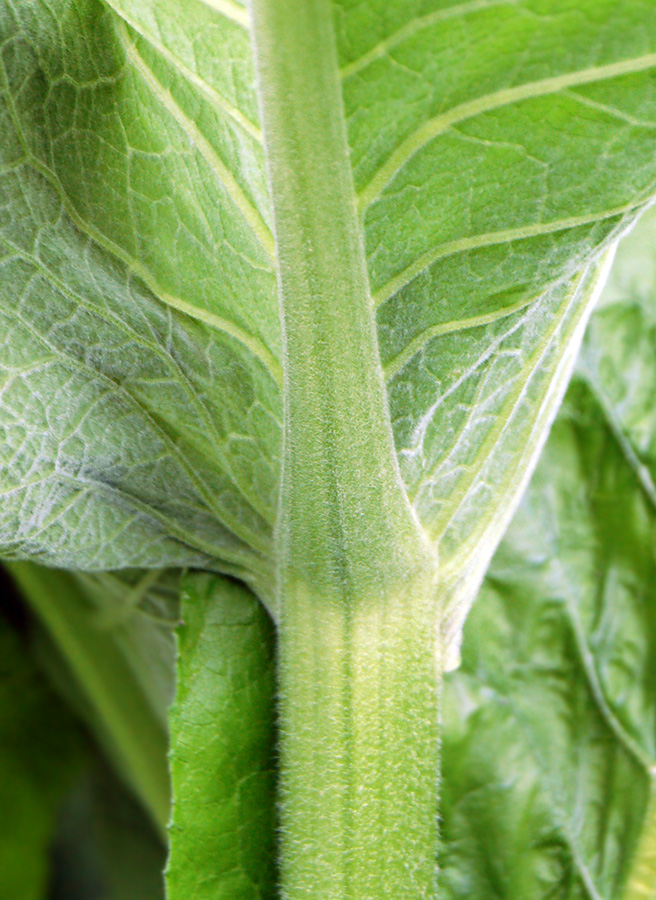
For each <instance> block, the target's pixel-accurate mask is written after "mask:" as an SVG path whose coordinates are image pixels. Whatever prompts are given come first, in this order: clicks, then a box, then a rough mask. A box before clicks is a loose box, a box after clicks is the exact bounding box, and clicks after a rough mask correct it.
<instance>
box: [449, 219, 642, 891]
mask: <svg viewBox="0 0 656 900" xmlns="http://www.w3.org/2000/svg"><path fill="white" fill-rule="evenodd" d="M655 348H656V216H655V215H654V213H653V212H652V213H649V214H648V215H647V216H645V218H644V219H643V220H642V221H641V222H640V224H639V225H638V227H637V228H636V230H635V231H634V233H633V234H632V235H631V236H630V237H629V238H627V239H625V241H624V243H623V244H622V245H621V247H620V250H619V252H618V257H617V261H616V265H615V267H614V269H613V273H612V276H611V280H610V282H609V284H608V287H607V288H606V290H605V292H604V295H603V298H602V301H601V303H600V308H599V310H598V311H597V312H596V313H595V314H594V316H593V318H592V322H591V325H590V328H589V329H588V332H587V335H586V339H585V342H584V347H583V352H582V355H581V358H580V361H579V363H578V366H577V372H576V376H575V380H574V382H573V384H572V386H571V388H570V390H569V393H568V395H567V399H566V402H565V404H564V407H563V410H562V412H561V413H560V415H559V417H558V420H557V423H556V425H555V426H554V429H553V431H552V434H551V437H550V438H549V441H548V443H547V447H546V450H545V454H544V456H543V458H542V460H541V462H540V464H539V466H538V469H537V471H536V474H535V476H534V478H533V481H532V483H531V487H530V489H529V492H528V494H527V496H526V498H525V500H524V502H523V503H522V505H521V507H520V510H519V512H518V513H517V515H516V517H515V519H514V521H513V524H512V526H511V528H510V530H509V532H508V534H507V536H506V537H505V538H504V540H503V542H502V544H501V546H500V548H499V550H498V552H497V555H496V557H495V560H494V562H493V565H492V567H491V569H490V573H489V575H488V577H487V579H486V582H485V586H484V588H483V591H482V594H481V597H480V599H479V602H478V604H477V607H476V608H475V610H474V612H473V614H472V617H471V619H470V621H469V623H468V625H467V626H466V637H465V645H464V650H465V652H464V659H463V667H462V670H461V671H460V672H458V673H453V674H452V675H451V676H449V678H448V680H447V687H446V695H445V727H444V738H443V741H444V742H443V752H444V757H443V781H442V785H443V812H444V831H443V840H444V848H443V873H442V884H443V891H444V896H445V898H456V897H467V898H471V900H476V898H481V900H483V898H485V900H487V898H489V897H498V898H500V900H501V898H509V900H510V898H512V900H515V898H517V897H531V898H536V900H542V898H555V897H558V898H577V900H578V898H585V900H599V898H604V900H639V898H642V897H649V896H652V895H653V893H654V890H655V889H656V875H655V871H656V869H655V866H654V829H655V828H656V786H655V784H654V772H656V743H655V734H656V732H655V729H654V724H655V722H656V693H655V692H654V683H655V682H654V672H655V671H656V655H655V648H656V630H655V623H656V617H655V616H654V610H655V609H656V606H655V604H656V587H655V586H656V555H655V550H654V548H655V546H656V502H655V501H656V492H654V490H653V484H654V478H655V477H656V453H654V449H655V448H656V415H655V412H654V404H653V386H654V376H655V375H656V372H655V370H654V359H655V358H656V357H655V354H654V350H655Z"/></svg>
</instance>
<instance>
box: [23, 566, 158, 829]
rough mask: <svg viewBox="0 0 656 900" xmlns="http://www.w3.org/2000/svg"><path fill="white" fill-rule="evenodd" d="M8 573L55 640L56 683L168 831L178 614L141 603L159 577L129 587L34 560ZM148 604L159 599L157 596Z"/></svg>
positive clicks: (105, 577) (113, 579)
mask: <svg viewBox="0 0 656 900" xmlns="http://www.w3.org/2000/svg"><path fill="white" fill-rule="evenodd" d="M9 571H10V573H11V575H12V577H13V578H14V579H15V581H16V582H17V583H18V585H19V586H20V588H21V591H22V594H23V597H24V599H25V600H26V602H27V603H28V604H29V606H30V607H31V608H32V610H33V611H34V612H35V614H36V615H37V617H38V618H39V620H40V621H41V623H42V625H43V627H44V629H45V631H46V634H47V635H48V637H49V640H50V641H51V642H52V645H54V650H55V654H54V655H53V654H52V652H51V653H49V654H48V655H47V656H46V660H45V661H46V663H49V664H50V669H51V672H52V674H53V676H54V678H55V681H57V682H59V684H60V685H63V687H64V690H65V692H66V693H67V695H68V697H69V699H70V700H71V701H72V703H73V705H74V706H76V708H77V710H78V712H79V713H80V715H81V716H82V717H83V718H84V719H85V720H86V722H87V723H88V724H89V725H90V726H91V728H92V730H93V731H94V732H95V733H96V735H97V737H98V738H99V740H100V742H101V743H102V745H103V746H104V748H105V749H106V751H107V753H108V755H109V757H110V758H111V759H112V760H113V761H114V763H115V765H116V766H117V768H118V770H119V772H120V773H121V774H122V775H123V777H124V778H125V780H126V781H127V783H128V784H129V785H131V786H132V788H133V789H134V790H135V791H136V793H137V795H138V796H139V797H140V799H141V801H142V802H143V804H144V805H145V807H146V809H147V810H148V812H149V813H150V815H151V816H152V818H153V821H154V823H155V824H156V826H158V827H159V829H160V832H161V833H163V832H164V828H165V826H166V823H167V820H168V813H169V776H168V771H167V764H166V752H167V746H168V738H167V720H166V713H167V707H168V704H169V702H170V700H171V688H172V683H173V677H172V671H173V660H174V649H173V638H172V628H173V625H174V624H175V621H176V619H175V618H173V619H172V620H167V619H166V618H162V613H163V610H162V609H161V608H160V610H159V618H157V617H155V612H154V611H153V609H149V608H148V605H147V603H144V602H143V598H142V597H141V595H142V594H144V593H145V592H146V591H147V590H148V589H150V591H151V595H152V594H153V593H154V591H153V587H154V585H153V581H154V578H153V575H152V574H150V573H149V574H148V576H147V578H146V582H149V583H146V582H144V579H143V578H142V579H141V581H138V582H137V584H136V585H134V586H132V590H130V585H129V584H126V582H125V581H121V580H120V579H118V578H117V577H116V576H112V575H101V576H90V575H84V574H81V575H75V574H69V573H66V572H59V571H52V570H48V569H45V568H43V567H40V566H36V565H34V564H31V563H12V564H10V566H9ZM155 575H156V576H158V575H159V573H155ZM137 601H141V603H142V607H141V608H135V604H136V603H137ZM147 602H150V603H151V605H152V604H156V602H157V598H156V595H155V597H153V596H151V597H150V598H148V601H147ZM126 607H127V609H126ZM160 607H161V601H160ZM121 612H122V613H123V618H122V619H121V617H120V613H121Z"/></svg>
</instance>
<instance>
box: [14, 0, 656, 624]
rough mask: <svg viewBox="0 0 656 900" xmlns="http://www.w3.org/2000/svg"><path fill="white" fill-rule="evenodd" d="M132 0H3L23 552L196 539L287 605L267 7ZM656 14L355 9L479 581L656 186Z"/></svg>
mask: <svg viewBox="0 0 656 900" xmlns="http://www.w3.org/2000/svg"><path fill="white" fill-rule="evenodd" d="M111 6H112V9H111V10H110V9H109V8H108V7H107V6H103V5H100V4H99V3H98V2H96V0H84V2H83V3H73V2H72V0H65V2H62V3H60V4H58V6H57V10H56V12H52V11H51V10H50V9H49V8H48V7H47V6H45V5H43V4H24V3H19V4H14V5H10V4H9V3H7V2H6V0H4V2H3V6H2V12H1V13H0V23H1V24H0V28H1V29H2V41H3V42H2V47H3V50H2V56H1V61H2V66H1V73H0V74H1V75H2V84H3V88H2V99H1V100H0V118H1V120H2V127H1V129H0V134H2V141H1V153H2V159H3V163H2V176H1V187H0V190H1V192H2V193H1V197H2V201H1V208H2V219H1V220H0V238H1V240H2V248H3V249H2V265H1V267H0V273H1V274H0V279H1V285H2V295H3V304H2V315H3V317H4V320H5V322H6V326H5V328H6V333H7V334H8V335H10V336H11V337H10V339H9V340H8V341H7V342H6V343H5V344H4V345H3V351H2V366H3V372H4V375H3V379H4V381H3V384H4V394H3V411H2V416H3V420H2V424H3V427H4V429H5V433H6V440H5V442H4V443H3V447H4V448H5V449H4V450H3V452H4V453H5V465H4V467H3V472H4V475H3V497H4V501H3V518H2V522H3V525H2V538H1V540H2V547H3V548H4V549H3V552H4V553H5V555H12V556H19V557H26V556H27V557H31V558H35V559H40V560H42V561H45V562H49V563H53V562H55V563H58V564H63V565H69V566H76V567H83V568H112V567H116V566H125V565H134V566H144V565H145V566H161V565H165V564H167V565H168V564H173V565H179V564H188V563H191V564H195V565H199V564H200V565H203V566H210V567H214V568H219V569H221V570H223V571H226V572H228V573H231V574H235V575H238V576H240V577H242V578H244V579H245V580H246V581H247V582H248V583H249V584H250V585H251V586H252V587H253V588H254V589H255V590H256V592H257V593H258V594H259V595H260V596H261V597H263V598H264V599H265V600H266V601H267V602H269V604H270V606H273V605H274V600H273V594H274V589H273V556H274V551H273V546H272V526H273V524H274V521H275V516H276V512H275V511H276V503H277V495H278V491H279V477H280V419H281V407H282V397H281V367H282V364H283V359H282V355H281V352H282V351H281V343H280V325H279V315H278V307H277V298H276V286H275V280H276V278H275V268H276V266H275V258H274V257H275V254H274V247H273V241H272V237H271V227H272V218H271V209H270V205H271V200H270V187H269V185H268V182H267V176H266V170H265V166H264V152H263V148H262V139H261V132H260V125H259V117H258V106H257V96H256V84H255V81H256V73H255V70H254V63H253V54H252V47H251V39H250V34H249V31H248V28H247V24H248V20H249V14H248V12H247V10H246V9H245V8H244V7H243V6H242V5H241V4H240V3H235V2H232V0H223V2H220V3H212V4H204V3H201V2H199V0H185V2H184V3H183V4H182V5H180V3H179V2H173V0H149V2H143V3H141V2H140V3H136V2H132V0H112V4H111ZM645 10H646V12H645ZM648 12H649V4H647V6H646V7H645V3H644V2H642V0H622V2H619V3H618V2H616V0H601V2H600V0H594V2H593V0H589V2H585V3H583V4H582V5H581V4H578V5H577V7H576V9H573V8H572V7H571V4H570V3H567V2H565V0H553V2H550V3H548V4H545V2H544V0H531V2H528V3H522V4H518V3H514V2H507V0H504V2H501V0H498V2H496V0H485V2H483V0H473V2H464V3H463V2H461V3H451V4H449V3H445V2H433V3H427V2H419V0H414V2H412V3H407V2H404V3H396V4H392V5H391V6H390V4H389V3H388V2H384V3H383V0H376V2H372V3H370V4H367V6H366V7H363V6H362V5H361V4H356V3H351V2H347V0H341V2H334V3H333V4H332V13H333V18H334V22H335V28H336V35H337V36H336V51H337V57H338V65H339V66H340V75H341V84H342V93H343V102H344V114H345V120H346V125H347V127H348V138H349V143H350V147H351V164H352V171H353V179H354V190H355V193H354V197H353V202H356V203H357V205H358V209H359V211H360V214H361V217H362V223H363V239H364V241H365V244H366V263H367V268H368V275H369V281H370V284H371V290H372V294H373V297H374V301H375V302H376V304H377V307H378V308H377V314H376V315H377V326H378V338H379V342H380V353H381V360H382V364H383V367H384V369H385V372H386V376H387V385H388V399H389V406H390V413H391V419H392V424H393V427H394V438H395V443H396V449H397V452H398V460H399V464H400V466H401V471H402V476H403V481H404V485H405V487H406V489H407V492H408V496H409V498H410V500H411V501H412V504H413V506H414V507H415V509H416V511H417V513H418V514H419V516H420V518H421V521H422V523H423V525H424V527H425V529H426V530H427V532H428V533H429V535H430V537H431V538H432V539H433V540H434V541H436V542H438V543H439V544H440V548H441V553H442V558H443V561H444V578H445V579H447V578H448V579H449V580H450V581H451V582H454V584H455V583H458V582H460V581H461V580H462V575H463V572H465V571H466V572H468V573H469V575H468V577H469V579H470V581H471V582H472V583H475V582H476V581H477V579H478V578H480V574H481V571H482V569H483V568H484V567H485V564H486V562H487V559H489V556H490V554H491V552H492V549H493V547H494V544H495V543H496V541H497V540H498V538H499V535H500V534H501V532H502V531H503V528H504V527H505V524H506V522H507V520H508V518H509V515H510V510H511V509H512V507H513V505H514V503H515V502H516V500H517V497H518V496H519V493H520V492H521V489H522V487H523V485H524V483H525V480H526V476H527V472H528V470H529V469H530V467H531V466H532V464H533V462H534V459H535V456H536V453H537V452H538V450H539V447H540V444H541V441H542V440H543V437H544V433H545V428H546V426H547V425H548V423H549V421H550V418H551V417H552V415H553V412H554V410H555V407H556V405H557V402H558V399H559V397H560V394H561V392H562V389H563V387H564V384H565V382H566V379H567V373H568V366H569V364H570V362H571V358H572V355H573V350H574V348H575V345H576V343H577V341H578V339H579V336H580V333H581V331H582V323H583V320H584V318H585V313H586V309H587V308H588V307H589V303H588V300H587V298H588V296H589V294H590V292H591V290H592V287H593V286H592V281H594V278H595V277H596V276H595V275H594V274H593V273H590V274H589V275H584V276H580V275H578V273H579V272H580V271H583V269H584V267H585V266H586V265H588V264H589V263H590V261H591V260H593V259H594V258H596V257H597V256H598V254H599V250H600V248H601V247H602V246H604V245H606V244H608V242H609V241H610V240H611V239H612V238H613V237H614V236H616V235H617V234H618V233H619V232H620V231H621V229H622V228H624V227H625V225H626V223H627V222H629V221H630V220H631V219H632V218H633V217H634V216H635V214H636V212H637V210H638V209H639V208H640V207H641V206H642V205H643V204H644V203H645V202H646V201H647V199H648V198H649V197H650V196H651V194H652V193H653V191H654V188H655V185H656V172H655V170H654V165H653V162H652V154H651V153H650V150H649V148H650V146H651V141H652V134H653V127H654V122H655V121H656V92H655V89H654V66H655V65H656V56H655V55H654V50H653V48H654V40H655V38H656V25H654V24H653V16H650V15H648ZM326 40H330V35H329V34H326ZM337 256H338V254H337ZM354 377H355V376H354ZM218 385H220V388H218V389H217V386H218ZM518 448H521V449H518ZM479 570H481V571H479ZM468 594H471V590H469V591H468ZM460 618H461V615H460V614H458V615H457V616H456V620H455V621H454V622H452V623H451V625H450V626H449V627H451V628H452V630H455V631H457V622H459V620H460Z"/></svg>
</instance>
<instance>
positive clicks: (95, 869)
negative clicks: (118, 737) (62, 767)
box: [48, 753, 166, 900]
mask: <svg viewBox="0 0 656 900" xmlns="http://www.w3.org/2000/svg"><path fill="white" fill-rule="evenodd" d="M89 757H90V759H89V760H88V766H87V768H86V771H85V772H84V776H83V777H82V778H80V779H79V781H78V783H77V784H76V785H75V787H74V789H73V791H71V793H70V794H69V796H68V797H67V798H66V801H65V804H64V806H63V808H62V810H61V811H60V815H59V825H58V829H57V834H56V838H55V842H54V847H53V849H52V858H53V877H52V879H51V886H50V893H49V895H48V900H91V898H100V897H102V898H103V900H105V898H106V900H163V898H164V878H163V876H162V869H163V867H164V863H165V860H166V850H165V847H164V845H163V844H162V843H161V842H160V841H159V840H158V837H157V834H156V832H155V831H154V829H153V827H152V825H151V823H150V821H149V819H148V817H147V816H146V814H145V813H144V811H143V809H142V807H141V806H140V805H139V804H138V803H137V802H136V801H135V800H134V798H133V797H132V796H131V794H130V793H129V792H128V791H127V790H126V789H125V787H124V786H123V785H122V784H121V782H120V781H119V780H117V778H116V776H115V775H114V774H113V773H112V771H111V770H110V769H109V768H108V767H107V766H106V765H105V764H103V763H102V761H101V760H100V759H98V758H97V754H93V753H90V754H89Z"/></svg>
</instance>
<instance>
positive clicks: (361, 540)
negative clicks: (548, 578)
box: [252, 0, 439, 900]
mask: <svg viewBox="0 0 656 900" xmlns="http://www.w3.org/2000/svg"><path fill="white" fill-rule="evenodd" d="M252 12H253V30H254V39H255V46H256V57H257V66H258V75H259V89H260V100H261V108H262V119H263V128H264V137H265V145H266V150H267V159H268V165H269V178H270V184H271V191H272V199H273V209H274V222H275V237H276V255H277V263H278V281H279V291H280V298H281V314H282V323H283V333H284V354H285V355H284V384H285V410H284V458H283V486H282V495H281V506H280V513H279V519H278V529H277V541H278V548H277V549H278V560H279V571H278V602H279V606H280V608H279V620H280V644H279V646H280V669H279V691H280V715H281V734H282V739H281V762H282V799H283V803H282V880H283V894H284V896H285V897H286V898H289V900H301V898H317V900H318V898H321V900H327V898H331V900H333V898H334V900H347V898H352V900H365V898H372V900H373V898H381V900H382V898H383V897H385V898H386V897H388V896H393V897H402V898H403V900H418V898H427V897H432V896H434V879H435V849H436V838H437V834H436V833H437V824H436V823H437V773H438V726H437V699H438V681H439V678H438V672H437V666H436V655H435V634H436V605H435V604H436V601H435V572H436V560H435V558H434V555H433V554H432V552H431V549H430V548H429V546H428V544H427V541H426V539H425V536H424V534H423V532H422V530H421V528H420V527H419V526H418V524H417V521H416V519H415V516H414V514H413V511H412V509H411V507H410V504H409V502H408V499H407V496H406V493H405V490H404V488H403V485H402V483H401V479H400V474H399V471H398V465H397V461H396V454H395V450H394V444H393V439H392V431H391V426H390V421H389V413H388V409H387V401H386V394H385V389H384V384H383V375H382V370H381V366H380V359H379V353H378V345H377V337H376V327H375V318H374V308H373V304H372V301H371V296H370V291H369V284H368V277H367V268H366V262H365V255H364V247H363V238H362V232H361V228H360V224H359V221H358V217H357V212H356V203H355V193H354V189H353V183H352V173H351V166H350V160H349V153H348V145H347V140H346V129H345V123H344V113H343V108H342V98H341V93H340V85H339V79H338V75H337V60H336V52H335V41H334V36H333V27H332V21H331V5H330V3H329V2H328V0H253V2H252Z"/></svg>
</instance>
